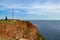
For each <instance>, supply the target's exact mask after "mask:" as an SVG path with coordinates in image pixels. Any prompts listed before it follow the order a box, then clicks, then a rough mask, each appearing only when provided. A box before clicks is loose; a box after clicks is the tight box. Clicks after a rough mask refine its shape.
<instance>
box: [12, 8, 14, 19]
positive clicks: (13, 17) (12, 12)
mask: <svg viewBox="0 0 60 40" xmlns="http://www.w3.org/2000/svg"><path fill="white" fill-rule="evenodd" d="M12 19H14V10H13V9H12Z"/></svg>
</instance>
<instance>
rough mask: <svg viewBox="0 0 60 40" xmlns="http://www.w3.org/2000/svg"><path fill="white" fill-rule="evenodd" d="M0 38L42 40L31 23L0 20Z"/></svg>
mask: <svg viewBox="0 0 60 40" xmlns="http://www.w3.org/2000/svg"><path fill="white" fill-rule="evenodd" d="M0 38H16V39H18V40H44V39H43V37H42V36H41V34H39V32H38V31H37V29H36V27H35V26H34V25H33V24H32V23H31V22H29V21H20V20H0Z"/></svg>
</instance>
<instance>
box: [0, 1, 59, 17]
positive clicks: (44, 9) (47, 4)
mask: <svg viewBox="0 0 60 40" xmlns="http://www.w3.org/2000/svg"><path fill="white" fill-rule="evenodd" d="M11 1H12V0H11ZM31 1H32V0H31ZM31 1H30V2H28V1H27V0H26V1H25V2H27V3H25V2H24V3H23V2H22V3H0V5H1V6H3V7H0V8H1V9H0V10H3V9H6V10H7V9H17V10H15V12H16V13H22V14H33V15H39V16H41V15H43V16H44V17H45V16H46V17H48V16H54V15H58V16H59V14H60V0H37V2H36V1H34V2H33V3H31ZM40 2H41V3H40ZM18 9H19V10H18ZM21 10H23V11H21ZM23 12H25V13H23ZM41 17H42V16H41Z"/></svg>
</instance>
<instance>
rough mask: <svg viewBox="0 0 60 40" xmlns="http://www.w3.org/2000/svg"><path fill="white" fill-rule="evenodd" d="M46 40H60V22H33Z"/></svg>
mask: <svg viewBox="0 0 60 40" xmlns="http://www.w3.org/2000/svg"><path fill="white" fill-rule="evenodd" d="M31 22H32V23H33V24H34V25H35V26H36V27H37V29H38V31H39V32H40V33H41V34H42V36H43V37H44V39H45V40H60V20H31Z"/></svg>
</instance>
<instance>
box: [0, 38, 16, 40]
mask: <svg viewBox="0 0 60 40" xmlns="http://www.w3.org/2000/svg"><path fill="white" fill-rule="evenodd" d="M0 40H17V39H15V38H9V39H8V38H0Z"/></svg>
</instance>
